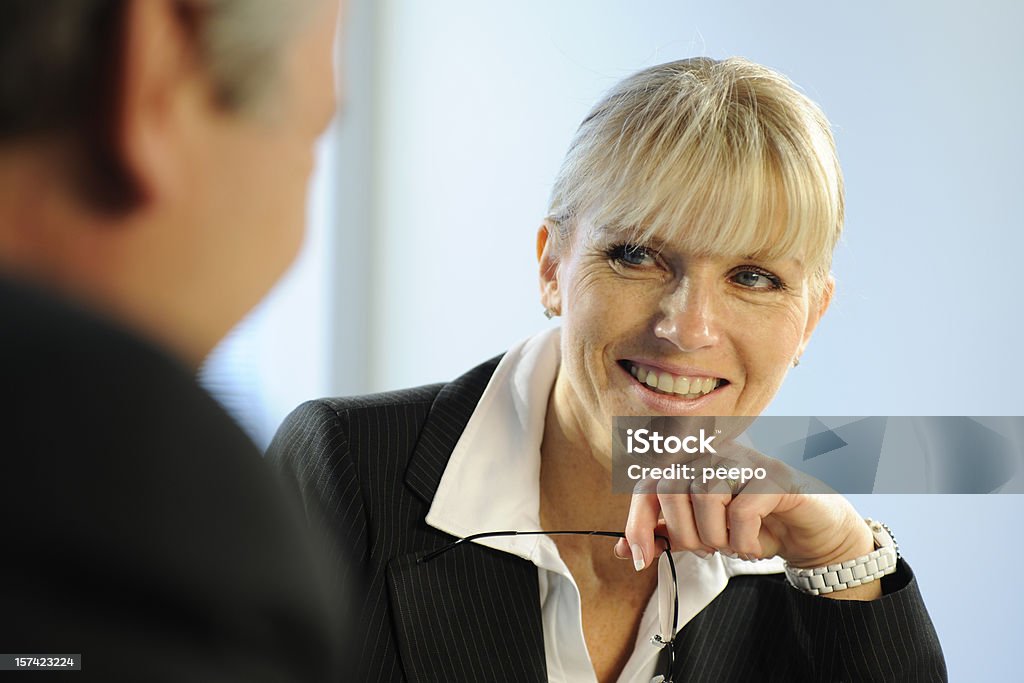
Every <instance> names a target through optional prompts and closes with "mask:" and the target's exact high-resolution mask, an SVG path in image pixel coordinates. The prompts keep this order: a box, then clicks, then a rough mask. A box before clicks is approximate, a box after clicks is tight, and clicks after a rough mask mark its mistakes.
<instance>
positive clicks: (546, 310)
mask: <svg viewBox="0 0 1024 683" xmlns="http://www.w3.org/2000/svg"><path fill="white" fill-rule="evenodd" d="M544 317H545V318H547V319H548V320H551V319H552V318H554V317H555V314H554V313H553V312H552V311H551V309H550V308H548V307H546V306H545V307H544Z"/></svg>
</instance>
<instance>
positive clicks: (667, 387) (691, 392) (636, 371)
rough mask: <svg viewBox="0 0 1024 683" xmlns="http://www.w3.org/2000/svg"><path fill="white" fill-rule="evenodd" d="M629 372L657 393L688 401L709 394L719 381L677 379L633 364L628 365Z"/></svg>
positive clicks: (709, 378)
mask: <svg viewBox="0 0 1024 683" xmlns="http://www.w3.org/2000/svg"><path fill="white" fill-rule="evenodd" d="M629 372H630V374H631V375H633V376H634V377H636V378H637V380H638V381H640V382H642V383H643V384H646V385H647V386H649V387H650V388H651V389H653V390H655V391H657V392H660V393H663V394H674V395H676V396H682V397H683V398H689V399H694V398H699V397H701V396H704V395H705V394H708V393H711V391H713V390H714V389H716V388H717V387H718V383H719V380H717V379H715V378H714V377H677V376H675V375H671V374H669V373H667V372H660V371H658V370H649V369H647V368H645V367H643V366H641V365H633V364H630V367H629Z"/></svg>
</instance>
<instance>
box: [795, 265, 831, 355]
mask: <svg viewBox="0 0 1024 683" xmlns="http://www.w3.org/2000/svg"><path fill="white" fill-rule="evenodd" d="M835 290H836V279H835V278H834V277H832V276H831V275H829V276H828V279H827V280H826V281H825V284H824V286H823V287H822V288H821V294H820V295H818V299H817V301H814V300H812V301H811V310H810V311H809V312H808V315H807V325H806V326H805V327H804V336H803V339H802V340H801V341H800V349H799V350H798V352H797V354H796V355H797V358H799V357H800V356H802V355H803V353H804V349H806V348H807V343H808V342H810V341H811V335H812V334H814V328H816V327H817V326H818V323H819V322H820V321H821V317H822V316H823V315H825V312H826V311H827V310H828V307H829V304H831V303H832V295H833V294H835Z"/></svg>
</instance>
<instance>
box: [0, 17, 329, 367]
mask: <svg viewBox="0 0 1024 683" xmlns="http://www.w3.org/2000/svg"><path fill="white" fill-rule="evenodd" d="M3 12H4V15H5V16H4V20H3V21H2V22H0V271H2V272H7V273H11V274H14V275H16V276H20V277H26V278H28V279H32V280H35V281H38V282H41V283H43V284H46V285H49V286H52V287H55V288H58V289H60V290H62V291H64V292H65V293H67V294H70V295H72V296H76V297H78V298H81V299H83V300H85V301H87V302H88V303H89V304H90V305H93V306H95V307H97V308H99V309H101V310H104V311H105V312H107V313H108V314H111V315H113V316H114V317H117V318H120V319H121V320H122V321H124V322H126V323H127V324H129V325H131V326H134V327H136V328H137V329H139V330H140V331H142V332H143V333H145V334H148V335H149V336H151V337H154V338H155V339H156V340H157V341H159V342H161V343H163V344H164V345H166V346H168V347H170V348H171V349H172V350H173V351H175V352H177V353H178V354H179V355H181V356H183V357H184V358H186V359H187V360H188V361H190V362H193V363H198V362H199V361H200V360H201V359H202V357H203V355H205V353H206V352H207V351H208V350H209V349H210V348H211V347H212V345H213V344H214V343H215V342H216V341H217V339H219V337H220V336H221V335H222V334H223V333H224V332H225V331H227V329H228V328H229V327H230V326H231V325H232V324H234V323H235V322H236V321H237V320H238V319H239V318H240V317H241V316H242V315H243V314H244V313H245V312H246V311H247V310H249V308H251V306H252V305H253V304H255V303H256V302H257V301H258V300H259V299H260V298H261V297H262V296H263V294H264V293H265V292H266V290H267V289H268V288H269V287H270V286H271V284H272V283H273V282H274V281H275V280H276V279H277V277H278V276H280V274H281V273H282V272H283V271H284V269H285V268H286V267H287V266H288V264H289V263H290V262H291V260H292V258H293V257H294V255H295V253H296V251H297V249H298V246H299V243H300V241H301V236H302V227H303V224H304V207H305V196H306V181H307V179H308V176H309V173H310V171H311V169H312V160H313V143H314V141H315V139H316V138H317V137H318V135H319V133H320V132H321V131H322V130H323V128H324V127H325V126H326V125H327V123H328V122H329V120H330V118H331V116H332V113H333V109H334V80H333V78H332V59H331V57H332V45H333V36H334V29H335V18H336V14H337V2H336V0H294V1H289V2H280V0H10V1H9V2H5V3H4V8H3Z"/></svg>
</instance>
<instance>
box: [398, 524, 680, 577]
mask: <svg viewBox="0 0 1024 683" xmlns="http://www.w3.org/2000/svg"><path fill="white" fill-rule="evenodd" d="M541 534H544V535H547V536H566V535H570V534H572V535H577V536H606V537H608V538H625V537H626V534H624V533H622V532H621V531H590V530H584V531H573V530H565V531H485V532H483V533H479V534H470V535H469V536H465V537H463V538H459V539H456V540H454V541H452V542H451V543H449V544H448V545H443V546H441V547H440V548H438V549H436V550H431V551H430V552H429V553H426V554H425V555H423V557H421V558H419V559H418V560H416V563H417V564H420V563H423V562H429V561H430V560H432V559H434V558H435V557H437V556H438V555H442V554H444V553H446V552H448V551H449V550H451V549H452V548H455V547H457V546H460V545H462V544H463V543H470V542H472V541H475V540H477V539H478V538H492V537H497V536H538V535H541ZM654 537H655V538H660V539H661V540H662V541H664V542H665V550H666V552H669V553H671V552H672V546H671V545H670V544H669V541H668V538H666V537H665V536H662V535H661V534H655V535H654ZM675 575H676V568H675V566H674V565H673V566H672V578H673V580H674V579H675V578H676V576H675Z"/></svg>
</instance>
